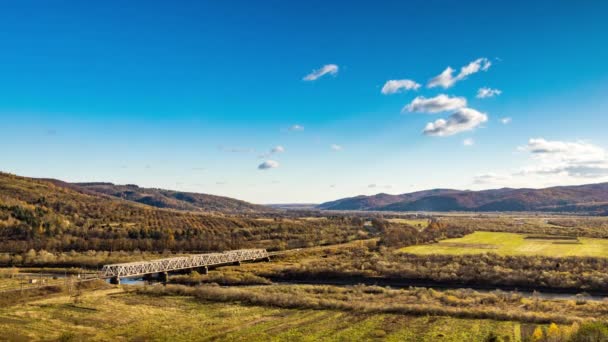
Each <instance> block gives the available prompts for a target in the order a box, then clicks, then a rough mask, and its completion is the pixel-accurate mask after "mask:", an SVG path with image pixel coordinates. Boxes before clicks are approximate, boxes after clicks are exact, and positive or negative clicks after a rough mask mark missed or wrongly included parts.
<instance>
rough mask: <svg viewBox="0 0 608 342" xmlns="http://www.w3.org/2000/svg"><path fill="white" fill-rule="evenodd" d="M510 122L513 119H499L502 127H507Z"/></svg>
mask: <svg viewBox="0 0 608 342" xmlns="http://www.w3.org/2000/svg"><path fill="white" fill-rule="evenodd" d="M511 121H513V119H511V118H501V119H500V123H501V124H503V125H508V124H510V123H511Z"/></svg>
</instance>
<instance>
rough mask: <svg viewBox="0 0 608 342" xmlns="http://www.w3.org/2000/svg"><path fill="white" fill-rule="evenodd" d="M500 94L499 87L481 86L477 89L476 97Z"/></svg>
mask: <svg viewBox="0 0 608 342" xmlns="http://www.w3.org/2000/svg"><path fill="white" fill-rule="evenodd" d="M500 94H502V90H500V89H492V88H487V87H483V88H479V90H477V98H478V99H485V98H488V97H494V96H498V95H500Z"/></svg>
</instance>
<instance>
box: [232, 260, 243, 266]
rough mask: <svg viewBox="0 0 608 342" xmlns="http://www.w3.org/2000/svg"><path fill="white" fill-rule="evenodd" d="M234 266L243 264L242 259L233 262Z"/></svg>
mask: <svg viewBox="0 0 608 342" xmlns="http://www.w3.org/2000/svg"><path fill="white" fill-rule="evenodd" d="M232 264H233V265H234V266H241V262H240V261H235V262H233V263H232Z"/></svg>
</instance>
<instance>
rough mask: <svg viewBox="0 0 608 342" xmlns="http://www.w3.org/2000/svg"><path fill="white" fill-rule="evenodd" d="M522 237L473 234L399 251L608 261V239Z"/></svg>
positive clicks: (522, 235) (488, 233)
mask: <svg viewBox="0 0 608 342" xmlns="http://www.w3.org/2000/svg"><path fill="white" fill-rule="evenodd" d="M526 237H527V235H525V234H513V233H495V232H475V233H473V234H470V235H467V236H465V237H462V238H457V239H447V240H442V241H440V242H438V243H434V244H430V245H417V246H409V247H405V248H401V249H400V250H399V251H400V252H404V253H413V254H478V253H496V254H499V255H544V256H553V257H565V256H594V257H608V239H591V238H579V239H578V241H576V240H559V239H542V238H533V239H529V238H528V239H527V238H526Z"/></svg>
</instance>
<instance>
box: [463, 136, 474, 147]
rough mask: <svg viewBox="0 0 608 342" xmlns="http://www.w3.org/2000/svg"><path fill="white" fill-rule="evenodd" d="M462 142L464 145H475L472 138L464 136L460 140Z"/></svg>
mask: <svg viewBox="0 0 608 342" xmlns="http://www.w3.org/2000/svg"><path fill="white" fill-rule="evenodd" d="M462 144H463V145H464V146H473V145H475V140H473V138H466V139H464V140H463V141H462Z"/></svg>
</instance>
